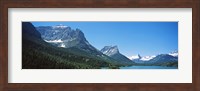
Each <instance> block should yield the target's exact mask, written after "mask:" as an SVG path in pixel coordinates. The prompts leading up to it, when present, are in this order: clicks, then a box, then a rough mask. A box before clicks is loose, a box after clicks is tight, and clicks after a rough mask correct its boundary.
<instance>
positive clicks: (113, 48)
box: [101, 45, 119, 56]
mask: <svg viewBox="0 0 200 91" xmlns="http://www.w3.org/2000/svg"><path fill="white" fill-rule="evenodd" d="M101 52H102V53H103V54H106V55H108V56H110V55H114V54H116V53H119V50H118V47H117V46H116V45H115V46H105V47H104V48H103V49H101Z"/></svg>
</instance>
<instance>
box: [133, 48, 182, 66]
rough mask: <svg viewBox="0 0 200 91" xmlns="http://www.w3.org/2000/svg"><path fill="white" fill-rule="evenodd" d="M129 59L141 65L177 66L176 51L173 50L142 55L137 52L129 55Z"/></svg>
mask: <svg viewBox="0 0 200 91" xmlns="http://www.w3.org/2000/svg"><path fill="white" fill-rule="evenodd" d="M130 59H131V60H132V61H133V62H135V63H138V64H143V65H163V66H178V51H173V52H170V53H168V54H159V55H156V56H155V55H154V56H144V57H141V56H140V55H139V54H138V55H136V56H132V57H130Z"/></svg>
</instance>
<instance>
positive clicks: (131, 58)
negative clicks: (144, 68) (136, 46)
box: [129, 54, 142, 60]
mask: <svg viewBox="0 0 200 91" xmlns="http://www.w3.org/2000/svg"><path fill="white" fill-rule="evenodd" d="M141 58H142V57H141V56H140V54H138V55H135V56H131V57H129V59H130V60H136V59H141Z"/></svg>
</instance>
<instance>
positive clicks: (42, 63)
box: [22, 22, 178, 69]
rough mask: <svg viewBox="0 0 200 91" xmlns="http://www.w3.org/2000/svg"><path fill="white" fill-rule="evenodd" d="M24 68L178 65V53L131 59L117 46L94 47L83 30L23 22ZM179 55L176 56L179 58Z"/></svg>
mask: <svg viewBox="0 0 200 91" xmlns="http://www.w3.org/2000/svg"><path fill="white" fill-rule="evenodd" d="M22 44H23V45H22V54H23V55H22V68H23V69H64V68H65V69H99V68H102V67H108V68H112V69H115V68H119V67H121V66H131V65H163V64H164V65H163V66H174V65H175V66H178V65H177V63H178V61H177V60H178V52H177V53H176V52H173V53H170V54H161V55H157V56H149V57H141V56H140V55H138V58H133V59H129V58H127V57H126V56H124V55H123V54H122V53H120V51H119V49H118V47H117V46H105V47H104V48H102V49H101V50H98V49H96V48H95V47H94V46H92V45H91V44H90V43H89V42H88V40H87V39H86V38H85V35H84V33H83V32H82V31H81V30H80V29H72V28H71V27H69V26H65V25H56V26H38V27H34V26H33V25H32V24H31V23H30V22H22ZM175 56H176V57H175Z"/></svg>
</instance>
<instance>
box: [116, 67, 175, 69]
mask: <svg viewBox="0 0 200 91" xmlns="http://www.w3.org/2000/svg"><path fill="white" fill-rule="evenodd" d="M120 69H178V67H165V66H127V67H120Z"/></svg>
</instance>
